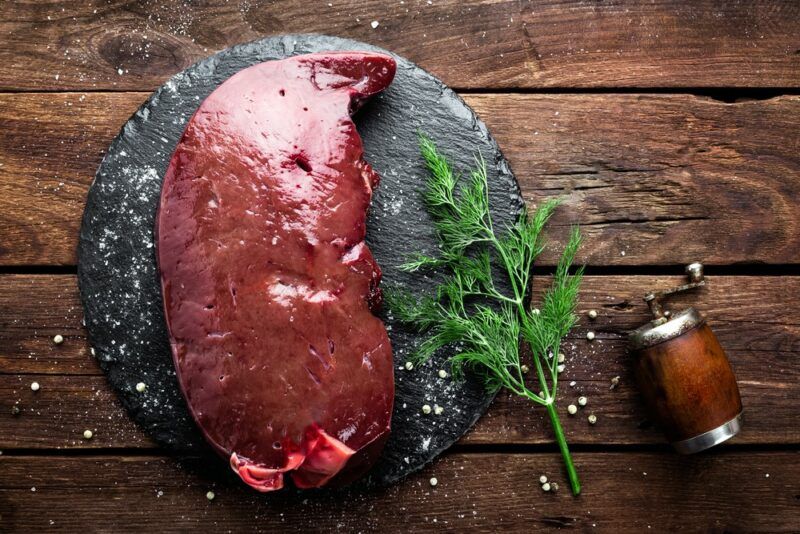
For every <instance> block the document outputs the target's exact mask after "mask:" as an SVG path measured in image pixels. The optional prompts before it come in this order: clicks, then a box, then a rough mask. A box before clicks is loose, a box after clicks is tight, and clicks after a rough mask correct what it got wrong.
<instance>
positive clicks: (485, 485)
mask: <svg viewBox="0 0 800 534" xmlns="http://www.w3.org/2000/svg"><path fill="white" fill-rule="evenodd" d="M798 460H800V455H798V453H797V452H774V453H752V452H751V453H719V452H718V453H716V454H709V455H696V456H691V457H681V456H678V455H672V454H668V455H667V454H647V453H627V454H619V453H605V454H604V453H595V454H576V455H575V463H576V465H577V467H578V470H579V472H580V475H581V478H582V482H583V493H582V495H581V496H580V497H579V498H573V497H571V496H570V495H569V494H568V493H569V492H568V491H567V489H566V486H567V484H566V482H565V481H564V477H563V475H562V472H561V465H560V463H559V462H560V459H559V457H558V455H557V453H555V452H553V453H551V454H532V455H523V454H506V455H499V454H466V455H465V454H452V455H448V456H446V457H444V458H443V459H441V460H440V461H438V462H436V463H435V464H434V465H433V466H431V467H428V468H426V469H424V470H423V471H422V472H421V473H419V474H417V475H412V476H411V477H410V478H409V479H408V480H406V481H404V482H403V483H401V484H398V485H396V486H394V487H391V488H388V489H385V490H381V491H375V492H370V493H358V492H339V493H337V494H334V495H330V494H315V493H306V494H303V495H302V496H299V497H293V496H291V495H269V496H265V495H259V494H257V493H255V492H253V491H252V490H248V489H245V488H243V487H242V485H241V484H240V483H237V482H235V481H232V476H231V475H229V474H228V473H227V472H220V469H224V468H217V467H218V466H209V465H207V463H205V464H203V463H200V462H198V461H193V460H183V461H182V462H180V463H179V462H178V461H176V460H172V459H168V458H163V457H148V456H143V457H124V456H123V457H110V456H90V457H85V458H70V457H59V456H55V457H49V458H42V457H35V456H20V457H15V456H3V457H0V488H2V489H0V514H2V518H1V519H0V528H2V529H3V530H5V531H15V532H17V531H18V532H36V531H41V530H48V531H50V530H53V529H58V530H66V531H78V530H80V531H89V532H128V531H131V532H133V531H136V532H142V531H155V532H186V531H189V530H194V529H202V530H203V531H214V532H217V531H219V532H224V531H237V532H238V531H250V530H252V529H254V528H257V529H258V530H260V531H265V532H290V531H291V532H320V531H323V532H333V531H338V532H430V531H434V530H435V531H436V532H464V531H470V532H473V531H475V532H497V531H498V530H501V529H502V530H503V531H510V532H530V531H538V530H541V529H544V528H553V527H556V528H572V529H578V530H581V531H587V532H588V531H592V532H615V533H617V532H647V531H653V532H670V531H678V530H680V531H686V530H689V531H692V532H701V531H702V532H709V531H713V532H753V531H769V532H791V531H796V529H797V525H798V524H800V487H798V480H800V461H798ZM220 465H222V462H220ZM779 466H780V467H779ZM225 471H227V470H225ZM541 474H546V475H547V476H548V477H549V478H550V479H551V480H552V481H557V482H558V483H559V485H560V486H561V489H560V490H559V492H557V493H555V494H553V493H547V494H546V493H544V492H543V491H542V490H541V489H540V488H539V484H538V477H539V475H541ZM432 476H435V477H436V478H437V479H438V481H439V484H438V485H437V486H436V487H435V488H432V487H431V486H430V484H429V482H428V481H429V479H430V477H432ZM490 488H493V489H492V490H490ZM709 488H714V491H709ZM212 489H213V491H214V492H215V499H214V500H213V501H209V500H208V499H207V498H206V492H207V491H209V490H212Z"/></svg>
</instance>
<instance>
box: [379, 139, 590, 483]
mask: <svg viewBox="0 0 800 534" xmlns="http://www.w3.org/2000/svg"><path fill="white" fill-rule="evenodd" d="M420 150H421V153H422V157H423V158H424V160H425V164H426V166H427V169H428V171H429V179H428V180H427V183H426V187H425V190H424V192H423V197H424V202H425V206H426V208H427V210H428V212H429V213H430V215H431V217H432V219H433V222H434V224H435V227H436V233H437V236H438V239H439V245H440V252H439V253H438V254H437V255H436V256H428V255H424V254H417V255H416V256H414V257H413V258H412V259H411V260H410V261H408V262H407V263H405V264H404V265H402V267H401V268H402V269H404V270H406V271H412V272H413V271H417V270H420V269H431V268H435V269H439V270H441V271H443V272H444V273H446V278H445V280H444V282H442V283H441V284H440V285H439V286H438V287H437V288H436V290H435V292H434V293H433V294H432V295H428V296H423V297H417V296H414V295H411V294H409V293H408V292H403V291H398V290H389V291H387V292H386V304H387V306H388V308H389V309H390V310H391V312H392V314H393V315H394V316H395V317H396V318H397V319H398V320H400V321H401V322H404V323H406V324H408V325H411V326H412V327H413V328H415V329H416V330H417V331H419V332H421V333H425V334H427V337H426V338H425V339H424V341H423V342H422V343H421V344H420V345H419V346H418V348H417V349H416V352H415V354H414V355H413V356H412V359H414V360H415V361H416V362H418V363H419V362H423V361H425V360H427V359H428V358H430V357H431V356H433V354H434V353H436V352H437V351H438V350H440V349H442V348H444V347H450V348H451V349H453V348H456V347H457V352H456V353H455V354H454V355H453V356H451V357H450V362H451V370H452V373H453V375H454V377H456V378H458V377H459V376H460V375H461V373H462V372H463V369H464V368H465V367H467V368H469V369H471V370H472V371H473V372H476V373H478V374H479V375H480V376H482V377H483V379H484V381H485V383H486V386H487V388H489V389H490V390H492V391H497V390H498V389H500V388H506V389H508V390H509V391H511V392H513V393H514V394H516V395H519V396H521V397H525V398H526V399H528V400H530V401H532V402H535V403H538V404H541V405H543V406H545V407H546V408H547V412H548V415H549V416H550V421H551V423H552V425H553V430H554V433H555V437H556V441H557V442H558V445H559V448H560V450H561V453H562V456H563V457H564V463H565V465H566V469H567V474H568V476H569V480H570V485H571V487H572V492H573V493H574V494H575V495H577V494H578V493H580V482H579V481H578V475H577V473H576V471H575V467H574V465H573V463H572V457H571V455H570V453H569V449H568V447H567V443H566V439H565V437H564V432H563V429H562V428H561V423H560V421H559V418H558V415H557V413H556V409H555V397H556V388H557V386H558V358H557V357H556V355H557V354H558V353H559V348H560V346H561V341H562V339H563V338H564V337H565V336H566V335H567V333H568V332H569V331H570V329H571V328H572V327H573V326H574V325H575V323H576V322H577V316H576V314H575V307H576V304H577V297H578V289H579V286H580V281H581V277H582V274H583V268H579V269H577V272H575V274H570V272H569V269H570V266H571V265H572V263H573V260H574V258H575V254H576V252H577V250H578V247H579V246H580V243H581V236H580V233H579V231H578V229H577V228H575V229H573V230H572V232H571V234H570V237H569V241H568V242H567V245H566V247H565V248H564V252H563V253H562V255H561V259H560V261H559V263H558V266H557V268H556V272H555V274H554V276H553V281H552V284H551V285H550V287H549V288H548V289H547V291H546V292H545V294H544V297H543V299H542V302H541V305H540V308H539V309H536V308H533V309H531V308H530V307H529V306H528V296H529V292H530V289H531V282H532V268H533V265H534V262H535V260H536V258H537V257H538V256H539V254H540V253H541V252H542V250H543V248H544V238H543V230H544V227H545V225H546V224H547V221H548V220H549V219H550V216H551V215H552V214H553V212H554V210H555V209H556V207H557V206H558V204H559V201H558V200H549V201H546V202H544V203H542V204H541V205H540V206H539V207H538V208H537V209H536V210H535V211H534V212H533V214H528V213H523V214H522V215H521V216H520V217H519V218H518V219H517V220H516V222H515V223H514V224H513V225H511V226H510V227H509V228H506V229H504V232H503V233H502V235H498V233H497V231H496V229H495V228H494V225H493V223H492V216H491V213H490V211H489V194H488V183H487V177H486V163H485V162H484V160H483V158H482V157H480V156H478V157H477V158H476V167H475V169H473V170H472V171H471V172H470V175H469V177H468V180H467V181H466V183H463V184H462V183H460V182H461V180H460V179H459V177H458V176H457V175H456V174H455V173H454V171H453V169H452V167H451V165H450V164H449V162H448V161H447V159H446V158H445V157H444V156H443V155H442V154H440V153H439V151H438V149H437V147H436V145H435V144H434V142H433V141H432V140H431V139H430V138H428V137H427V136H425V135H422V134H421V135H420ZM495 266H497V267H499V269H493V267H495ZM498 270H499V272H501V273H502V274H503V275H504V276H505V277H506V278H507V281H508V284H507V286H509V287H510V289H511V291H510V293H509V292H507V291H504V290H503V289H501V288H500V287H498V284H496V283H495V276H496V273H497V272H498ZM504 286H505V284H504ZM520 338H521V339H522V340H523V341H524V342H525V343H527V344H528V346H529V347H530V355H527V356H526V359H527V358H530V359H531V361H532V363H533V369H535V381H536V382H538V387H536V388H535V389H531V388H530V387H529V383H532V382H534V379H531V378H528V377H527V376H526V371H527V370H528V369H529V366H528V365H526V364H525V363H524V362H523V355H522V353H521V350H520ZM534 391H536V392H537V393H535V392H534Z"/></svg>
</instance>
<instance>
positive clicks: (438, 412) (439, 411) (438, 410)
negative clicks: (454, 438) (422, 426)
mask: <svg viewBox="0 0 800 534" xmlns="http://www.w3.org/2000/svg"><path fill="white" fill-rule="evenodd" d="M443 412H444V408H442V407H441V406H439V405H438V404H434V405H433V413H435V414H436V415H442V413H443Z"/></svg>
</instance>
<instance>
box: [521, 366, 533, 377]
mask: <svg viewBox="0 0 800 534" xmlns="http://www.w3.org/2000/svg"><path fill="white" fill-rule="evenodd" d="M519 369H520V371H522V374H524V375H527V374H528V373H529V372H530V370H531V368H530V367H528V366H527V365H523V366H522V367H520V368H519Z"/></svg>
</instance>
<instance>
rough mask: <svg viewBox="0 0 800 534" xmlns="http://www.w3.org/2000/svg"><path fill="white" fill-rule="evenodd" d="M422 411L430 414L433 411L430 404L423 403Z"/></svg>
mask: <svg viewBox="0 0 800 534" xmlns="http://www.w3.org/2000/svg"><path fill="white" fill-rule="evenodd" d="M422 413H424V414H425V415H428V414H429V413H431V406H430V404H423V405H422Z"/></svg>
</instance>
